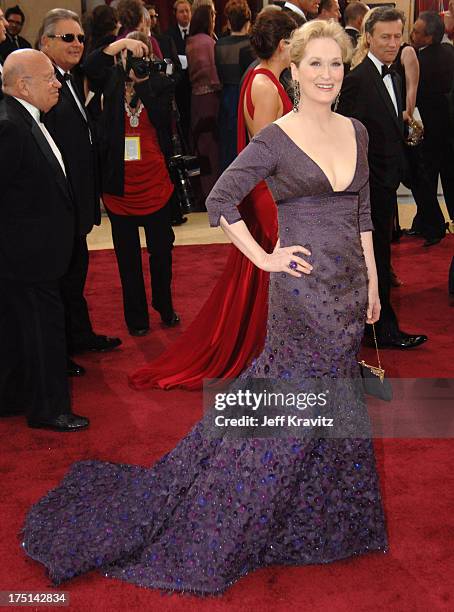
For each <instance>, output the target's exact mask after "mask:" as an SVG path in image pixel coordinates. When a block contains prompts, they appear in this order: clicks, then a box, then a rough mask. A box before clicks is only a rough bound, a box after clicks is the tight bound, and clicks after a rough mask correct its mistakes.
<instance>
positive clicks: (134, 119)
mask: <svg viewBox="0 0 454 612" xmlns="http://www.w3.org/2000/svg"><path fill="white" fill-rule="evenodd" d="M125 111H126V114H127V115H128V117H129V125H130V126H131V127H132V128H136V127H138V126H139V117H140V113H141V112H142V111H143V104H142V102H141V101H140V100H139V103H138V105H137V107H136V108H135V109H132V108H131V107H130V106H129V104H128V103H127V102H126V100H125Z"/></svg>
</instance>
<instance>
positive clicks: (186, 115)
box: [166, 0, 191, 152]
mask: <svg viewBox="0 0 454 612" xmlns="http://www.w3.org/2000/svg"><path fill="white" fill-rule="evenodd" d="M173 11H174V15H175V21H176V23H175V25H173V26H171V27H170V28H169V29H168V30H167V32H166V34H167V36H170V38H171V39H172V40H173V42H174V43H175V47H176V49H177V53H178V58H179V60H180V64H181V67H182V75H181V78H180V79H179V81H178V83H177V86H176V88H175V100H176V103H177V107H178V111H179V113H180V124H181V128H182V130H183V135H184V138H185V140H186V145H188V143H189V134H190V129H191V83H190V81H189V74H188V61H187V58H186V38H187V37H188V35H189V28H190V25H191V5H190V4H189V2H188V0H176V2H175V3H174V5H173ZM187 152H189V151H187Z"/></svg>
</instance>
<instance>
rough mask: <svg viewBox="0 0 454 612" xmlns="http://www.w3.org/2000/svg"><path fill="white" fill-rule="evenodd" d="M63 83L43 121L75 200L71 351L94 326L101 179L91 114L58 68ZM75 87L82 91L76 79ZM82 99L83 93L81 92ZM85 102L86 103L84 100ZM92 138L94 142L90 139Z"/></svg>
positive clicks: (68, 308)
mask: <svg viewBox="0 0 454 612" xmlns="http://www.w3.org/2000/svg"><path fill="white" fill-rule="evenodd" d="M55 73H56V75H57V78H58V79H59V81H60V82H61V83H62V88H61V90H60V98H59V101H58V103H57V104H56V106H54V108H53V109H52V110H51V111H50V112H49V113H47V115H46V117H45V119H44V123H45V124H46V127H47V129H48V130H49V132H50V133H51V134H52V136H53V138H54V140H55V142H56V143H57V145H58V147H59V149H60V151H61V152H62V155H63V158H64V160H65V162H66V165H67V172H68V178H69V181H70V183H71V187H72V190H73V193H74V199H75V204H76V223H77V225H76V237H75V243H74V250H73V258H72V261H71V265H70V267H69V270H68V272H67V274H66V275H65V276H64V277H63V278H62V281H61V290H62V297H63V302H64V304H65V313H66V323H67V341H68V348H69V350H70V351H72V349H73V348H74V346H75V345H77V344H83V343H84V342H88V341H89V340H90V337H91V336H92V334H93V330H92V327H91V323H90V318H89V315H88V307H87V302H86V300H85V298H84V295H83V292H84V287H85V281H86V278H87V271H88V248H87V238H86V236H87V234H88V233H89V232H90V231H91V229H92V228H93V225H99V224H100V222H101V213H100V205H99V191H100V189H99V181H98V177H97V173H98V170H97V159H96V149H95V142H94V141H95V129H94V126H93V125H92V123H91V121H90V118H89V117H88V116H87V120H88V121H87V120H86V119H85V118H84V117H83V115H82V113H81V112H80V110H79V108H78V106H77V103H76V101H75V99H74V96H73V95H72V93H71V91H70V89H69V86H68V83H67V82H66V81H65V79H64V77H63V76H62V74H61V73H60V72H59V71H58V70H57V69H56V71H55ZM74 87H75V89H76V91H77V92H79V87H78V85H77V81H76V82H75V83H74ZM79 97H80V99H81V96H79ZM81 103H82V106H83V102H81ZM90 138H91V139H92V140H93V143H92V142H91V141H90Z"/></svg>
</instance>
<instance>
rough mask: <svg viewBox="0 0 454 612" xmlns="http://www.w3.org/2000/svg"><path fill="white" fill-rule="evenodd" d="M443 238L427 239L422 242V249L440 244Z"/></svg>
mask: <svg viewBox="0 0 454 612" xmlns="http://www.w3.org/2000/svg"><path fill="white" fill-rule="evenodd" d="M443 238H444V236H442V237H441V238H427V240H426V241H425V242H424V244H423V245H422V246H424V247H431V246H434V244H438V243H439V242H441V241H442V240H443Z"/></svg>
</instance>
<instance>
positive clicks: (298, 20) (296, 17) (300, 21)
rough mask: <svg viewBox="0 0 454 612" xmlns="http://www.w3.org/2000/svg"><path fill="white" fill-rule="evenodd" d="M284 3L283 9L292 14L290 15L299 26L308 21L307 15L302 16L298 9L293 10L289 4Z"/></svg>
mask: <svg viewBox="0 0 454 612" xmlns="http://www.w3.org/2000/svg"><path fill="white" fill-rule="evenodd" d="M275 4H276V5H278V6H279V5H281V3H277V2H276V3H275ZM283 4H285V3H283ZM283 4H282V5H281V6H282V10H283V11H284V13H287V14H288V15H290V17H292V18H293V19H294V20H295V21H296V25H297V26H298V27H299V28H300V27H301V26H302V25H304V24H305V23H306V22H307V19H306V17H302V16H301V15H300V14H299V13H297V12H296V11H292V9H291V8H288V7H287V6H284V5H283Z"/></svg>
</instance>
